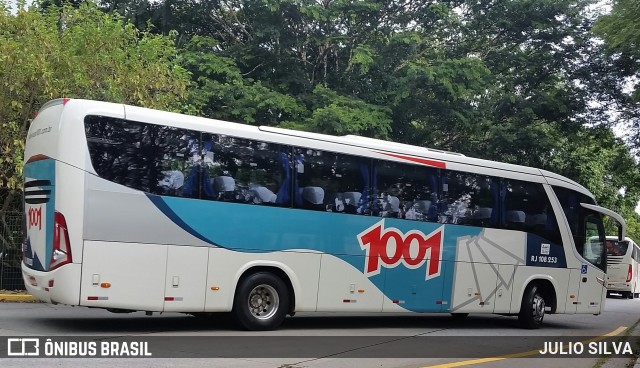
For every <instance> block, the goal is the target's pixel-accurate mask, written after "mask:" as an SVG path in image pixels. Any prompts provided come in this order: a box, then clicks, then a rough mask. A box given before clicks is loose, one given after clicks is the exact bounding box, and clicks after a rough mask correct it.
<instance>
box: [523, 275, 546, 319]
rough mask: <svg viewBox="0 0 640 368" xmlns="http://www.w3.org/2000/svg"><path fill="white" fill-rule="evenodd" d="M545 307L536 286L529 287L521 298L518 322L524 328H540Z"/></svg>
mask: <svg viewBox="0 0 640 368" xmlns="http://www.w3.org/2000/svg"><path fill="white" fill-rule="evenodd" d="M545 307H546V305H545V301H544V298H543V297H542V294H541V293H540V288H539V287H538V285H530V286H529V287H527V290H526V291H525V293H524V296H523V297H522V305H521V306H520V313H519V314H518V322H520V325H521V326H522V327H524V328H528V329H536V328H540V326H542V320H543V319H544V311H545Z"/></svg>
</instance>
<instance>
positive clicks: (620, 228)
mask: <svg viewBox="0 0 640 368" xmlns="http://www.w3.org/2000/svg"><path fill="white" fill-rule="evenodd" d="M616 225H617V226H616V227H617V228H618V241H623V240H624V234H623V233H622V225H621V224H616Z"/></svg>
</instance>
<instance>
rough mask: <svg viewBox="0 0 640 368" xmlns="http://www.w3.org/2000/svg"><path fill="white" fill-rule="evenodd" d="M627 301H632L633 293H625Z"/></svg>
mask: <svg viewBox="0 0 640 368" xmlns="http://www.w3.org/2000/svg"><path fill="white" fill-rule="evenodd" d="M626 297H627V299H633V291H627V295H626Z"/></svg>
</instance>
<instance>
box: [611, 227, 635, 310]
mask: <svg viewBox="0 0 640 368" xmlns="http://www.w3.org/2000/svg"><path fill="white" fill-rule="evenodd" d="M606 244H607V291H608V293H609V294H610V293H618V294H622V296H624V297H627V298H629V299H633V298H637V297H638V296H640V282H639V280H638V272H640V267H639V264H638V263H639V262H640V247H639V246H638V244H636V242H634V241H633V240H632V239H631V238H629V237H627V238H625V239H624V240H623V241H619V240H618V239H617V237H615V236H608V237H607V243H606Z"/></svg>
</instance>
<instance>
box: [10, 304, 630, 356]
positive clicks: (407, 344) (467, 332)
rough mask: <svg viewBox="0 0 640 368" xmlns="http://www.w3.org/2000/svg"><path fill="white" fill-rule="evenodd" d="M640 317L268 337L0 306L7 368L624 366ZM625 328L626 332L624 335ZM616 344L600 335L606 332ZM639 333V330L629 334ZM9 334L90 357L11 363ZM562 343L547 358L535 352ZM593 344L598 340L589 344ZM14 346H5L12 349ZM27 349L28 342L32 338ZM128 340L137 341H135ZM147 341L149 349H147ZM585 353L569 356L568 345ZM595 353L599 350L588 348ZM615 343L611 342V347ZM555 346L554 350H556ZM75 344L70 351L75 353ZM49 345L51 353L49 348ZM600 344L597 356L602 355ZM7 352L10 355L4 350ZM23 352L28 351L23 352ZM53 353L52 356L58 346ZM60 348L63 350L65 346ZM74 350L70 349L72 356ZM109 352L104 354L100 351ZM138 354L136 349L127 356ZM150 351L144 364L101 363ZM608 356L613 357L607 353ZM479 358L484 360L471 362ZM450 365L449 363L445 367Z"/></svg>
mask: <svg viewBox="0 0 640 368" xmlns="http://www.w3.org/2000/svg"><path fill="white" fill-rule="evenodd" d="M639 318H640V300H626V299H622V298H615V297H614V298H609V299H607V304H606V308H605V313H603V314H602V315H600V316H592V315H549V316H547V317H546V318H545V325H544V327H543V328H541V329H539V330H522V329H520V328H519V327H518V325H517V320H516V318H515V317H506V316H497V315H471V316H469V318H467V319H466V320H465V321H463V322H457V321H454V320H453V319H452V318H450V317H449V316H448V315H445V314H439V315H438V314H425V315H414V314H411V315H409V314H393V315H389V314H387V315H381V314H366V315H348V314H337V313H317V314H298V315H296V316H295V317H293V318H288V319H287V320H286V321H285V323H284V324H283V326H282V328H281V329H279V330H277V331H269V332H242V331H237V330H236V329H235V328H234V325H233V324H232V323H231V322H230V320H229V317H228V316H227V315H217V316H215V317H214V318H212V319H206V320H203V319H199V318H195V317H192V316H187V315H182V314H175V313H167V314H154V315H153V316H145V315H144V313H141V312H140V313H131V314H113V313H109V312H107V311H105V310H101V309H89V308H81V307H67V306H53V305H48V304H41V303H0V357H2V358H0V364H3V365H4V366H10V367H32V366H33V365H34V364H37V365H38V366H64V367H66V366H71V367H73V366H78V367H86V366H92V367H119V366H127V367H164V366H167V367H176V366H178V367H258V368H262V367H282V368H284V367H287V368H302V367H314V368H315V367H431V366H439V367H444V366H446V364H449V365H448V366H449V367H454V366H469V367H513V366H515V365H517V366H518V367H519V368H529V367H532V368H533V367H535V368H540V367H563V368H574V367H575V368H580V367H585V368H586V367H589V368H590V367H594V366H602V367H603V368H621V367H624V366H626V365H627V364H629V362H631V361H632V360H633V359H634V358H633V356H632V354H629V353H628V351H627V352H625V353H624V354H621V355H610V354H609V353H615V352H614V351H613V349H614V348H615V347H618V348H621V349H623V348H631V349H632V350H633V353H634V354H636V353H638V352H640V345H639V344H638V343H637V341H635V340H636V339H635V337H634V338H631V339H628V340H627V341H629V344H626V343H624V342H622V340H620V339H621V336H623V335H625V334H627V335H629V334H630V327H632V326H634V325H635V324H636V322H637V321H638V319H639ZM624 328H626V329H624ZM612 333H613V334H616V335H617V337H616V338H607V339H605V338H604V335H606V334H612ZM632 335H636V333H632ZM8 338H14V339H15V338H36V339H38V341H39V350H40V353H41V356H42V355H45V354H42V353H43V352H45V350H46V349H45V344H46V343H47V341H46V339H47V338H50V339H51V344H49V345H47V346H48V347H50V348H51V349H49V350H48V352H49V353H55V354H54V355H57V356H68V355H69V354H72V353H75V354H76V355H84V354H90V353H91V347H93V348H94V351H95V354H94V355H95V356H92V357H89V358H59V357H58V358H37V359H34V358H24V357H8V356H7V354H8V353H9V352H11V353H15V352H16V351H18V350H19V349H17V348H16V346H17V345H14V346H13V347H12V346H9V345H8V341H7V339H8ZM558 341H560V342H565V345H562V344H560V346H562V347H563V348H561V349H560V351H557V352H556V354H554V355H553V356H551V357H548V356H549V355H548V354H547V355H545V357H541V356H542V355H541V354H539V352H538V350H539V349H543V348H544V347H545V343H549V344H552V345H551V346H553V343H554V342H558ZM596 341H599V342H596ZM16 343H17V342H16V341H13V342H12V344H16ZM28 343H32V340H30V341H29V342H28ZM132 343H135V344H132ZM145 343H146V344H145ZM567 343H571V344H572V345H573V346H574V347H578V348H579V346H580V345H582V346H583V348H584V353H583V354H579V355H577V356H574V357H572V358H567V357H566V356H565V355H564V354H559V353H560V352H571V351H570V350H569V349H568V348H567V346H571V345H567ZM590 344H593V348H594V349H595V348H598V349H599V350H597V351H593V352H592V351H589V348H590V347H591V345H590ZM616 344H617V345H616ZM556 346H557V345H556ZM74 347H75V348H74ZM54 348H55V349H54ZM603 348H604V350H603ZM9 349H11V351H9ZM28 349H29V347H27V350H28ZM56 349H57V350H56ZM65 349H66V350H65ZM74 349H75V350H74ZM101 349H106V350H104V351H103V350H101ZM134 350H135V351H134ZM103 353H107V354H105V355H113V354H122V355H126V354H134V353H135V354H144V353H147V354H152V357H151V358H127V359H125V358H104V357H101V355H102V354H103ZM614 356H615V357H614ZM478 358H482V359H478ZM452 364H453V365H452Z"/></svg>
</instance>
